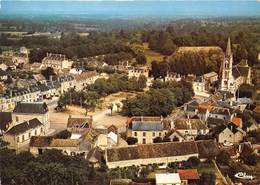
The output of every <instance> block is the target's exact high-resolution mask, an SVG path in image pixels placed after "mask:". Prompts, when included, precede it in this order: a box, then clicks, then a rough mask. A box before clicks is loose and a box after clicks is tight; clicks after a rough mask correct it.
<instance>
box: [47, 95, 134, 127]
mask: <svg viewBox="0 0 260 185" xmlns="http://www.w3.org/2000/svg"><path fill="white" fill-rule="evenodd" d="M135 95H136V94H135V93H126V92H119V93H115V94H111V95H109V96H107V97H105V98H103V101H104V102H103V104H102V108H101V109H96V111H95V112H88V115H92V116H93V119H94V124H93V126H94V127H96V126H100V125H103V126H105V127H107V126H110V125H112V124H114V125H115V126H117V127H118V128H119V129H120V130H124V128H125V122H126V117H123V116H121V115H119V114H118V113H117V107H116V103H120V102H121V101H122V100H123V99H125V98H127V97H132V96H135ZM111 103H113V105H114V107H113V113H112V116H111V111H110V110H109V109H107V106H108V105H109V104H111ZM70 115H71V116H72V117H84V116H86V111H85V109H84V108H81V107H80V106H67V111H65V112H56V111H55V110H54V107H52V108H50V121H51V124H52V125H53V126H54V127H55V129H59V128H60V129H64V125H66V124H67V120H68V118H69V116H70ZM59 124H62V125H61V126H58V125H59Z"/></svg>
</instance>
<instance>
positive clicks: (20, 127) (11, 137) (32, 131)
mask: <svg viewBox="0 0 260 185" xmlns="http://www.w3.org/2000/svg"><path fill="white" fill-rule="evenodd" d="M44 130H45V126H44V124H43V123H41V122H40V121H39V120H38V119H37V118H33V119H30V120H27V121H24V122H22V123H18V124H16V125H15V126H13V127H11V128H10V129H8V130H7V131H6V132H5V133H4V134H3V140H4V141H6V142H8V143H9V146H10V148H12V149H15V150H19V149H20V148H21V147H23V146H25V145H26V144H28V143H29V141H30V139H31V137H32V136H40V135H44V134H45V133H44Z"/></svg>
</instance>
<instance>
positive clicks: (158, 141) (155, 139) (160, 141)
mask: <svg viewBox="0 0 260 185" xmlns="http://www.w3.org/2000/svg"><path fill="white" fill-rule="evenodd" d="M153 142H154V143H162V138H161V137H156V138H154V139H153Z"/></svg>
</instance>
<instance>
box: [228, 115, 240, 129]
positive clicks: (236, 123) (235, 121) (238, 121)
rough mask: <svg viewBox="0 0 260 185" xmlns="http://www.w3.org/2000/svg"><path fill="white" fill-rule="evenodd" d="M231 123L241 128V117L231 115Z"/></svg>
mask: <svg viewBox="0 0 260 185" xmlns="http://www.w3.org/2000/svg"><path fill="white" fill-rule="evenodd" d="M230 122H231V123H233V124H234V125H236V126H237V127H240V128H243V122H242V119H241V118H239V117H236V116H234V117H232V118H231V120H230Z"/></svg>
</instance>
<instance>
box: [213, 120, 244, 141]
mask: <svg viewBox="0 0 260 185" xmlns="http://www.w3.org/2000/svg"><path fill="white" fill-rule="evenodd" d="M212 135H213V136H214V137H215V138H216V139H217V140H218V142H219V143H222V144H225V143H240V142H241V141H242V140H243V137H244V136H245V132H244V131H243V130H242V129H241V128H240V127H238V126H237V125H235V124H233V123H229V124H227V125H221V126H219V127H217V128H215V129H214V130H213V131H212Z"/></svg>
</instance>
